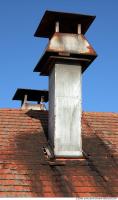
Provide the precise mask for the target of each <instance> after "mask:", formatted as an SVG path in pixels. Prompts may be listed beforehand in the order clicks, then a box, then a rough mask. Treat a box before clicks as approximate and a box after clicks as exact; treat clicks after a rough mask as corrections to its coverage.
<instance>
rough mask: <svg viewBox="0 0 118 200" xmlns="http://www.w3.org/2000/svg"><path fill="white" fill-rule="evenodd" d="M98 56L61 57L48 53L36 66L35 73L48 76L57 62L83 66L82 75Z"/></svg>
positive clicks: (76, 55) (71, 55)
mask: <svg viewBox="0 0 118 200" xmlns="http://www.w3.org/2000/svg"><path fill="white" fill-rule="evenodd" d="M96 57H97V55H82V54H70V56H61V55H59V54H58V53H55V52H46V53H45V54H44V55H43V56H42V57H41V59H40V61H39V62H38V64H37V65H36V67H35V69H34V72H40V73H41V75H43V76H48V75H49V73H50V70H51V68H52V67H53V65H54V63H55V62H63V63H68V62H69V64H81V66H82V73H83V72H84V71H85V70H86V69H87V67H88V66H89V65H90V64H91V63H92V62H93V60H94V59H95V58H96Z"/></svg>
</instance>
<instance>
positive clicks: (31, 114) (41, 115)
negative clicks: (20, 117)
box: [26, 110, 48, 139]
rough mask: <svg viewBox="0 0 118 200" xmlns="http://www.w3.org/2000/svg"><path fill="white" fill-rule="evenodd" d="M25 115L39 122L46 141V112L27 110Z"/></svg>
mask: <svg viewBox="0 0 118 200" xmlns="http://www.w3.org/2000/svg"><path fill="white" fill-rule="evenodd" d="M26 115H27V116H28V117H31V118H34V119H37V120H38V121H40V123H41V126H42V128H43V131H44V134H45V136H46V138H47V139H48V111H44V110H43V111H39V110H29V111H28V112H26Z"/></svg>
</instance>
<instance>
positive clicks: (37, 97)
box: [13, 88, 48, 102]
mask: <svg viewBox="0 0 118 200" xmlns="http://www.w3.org/2000/svg"><path fill="white" fill-rule="evenodd" d="M25 95H27V100H28V101H41V97H42V96H44V101H45V102H47V101H48V91H47V90H32V89H23V88H18V89H17V91H16V93H15V95H14V97H13V100H20V101H23V100H24V96H25Z"/></svg>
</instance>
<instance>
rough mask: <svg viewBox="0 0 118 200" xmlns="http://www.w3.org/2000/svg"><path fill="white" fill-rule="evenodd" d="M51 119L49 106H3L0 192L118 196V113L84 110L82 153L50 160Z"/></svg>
mask: <svg viewBox="0 0 118 200" xmlns="http://www.w3.org/2000/svg"><path fill="white" fill-rule="evenodd" d="M47 124H48V112H47V111H34V110H31V111H28V110H21V109H19V110H18V109H0V197H55V196H56V197H111V196H117V197H118V114H117V113H94V112H91V113H89V112H84V113H83V115H82V137H83V150H84V154H85V156H84V158H83V159H75V160H74V159H73V160H70V159H67V160H66V159H62V160H60V161H51V162H50V161H48V160H47V158H46V156H45V153H44V151H43V147H44V146H45V145H46V144H47V139H46V134H47Z"/></svg>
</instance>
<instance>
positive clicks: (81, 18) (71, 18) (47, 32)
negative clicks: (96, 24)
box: [34, 10, 95, 38]
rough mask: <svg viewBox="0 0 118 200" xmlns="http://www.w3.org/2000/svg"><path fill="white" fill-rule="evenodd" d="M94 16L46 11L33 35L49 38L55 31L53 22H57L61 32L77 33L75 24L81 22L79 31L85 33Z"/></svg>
mask: <svg viewBox="0 0 118 200" xmlns="http://www.w3.org/2000/svg"><path fill="white" fill-rule="evenodd" d="M94 19H95V16H91V15H83V14H74V13H64V12H56V11H48V10H47V11H46V12H45V14H44V16H43V18H42V20H41V22H40V24H39V26H38V28H37V30H36V32H35V34H34V36H36V37H45V38H50V37H51V36H52V34H53V33H54V32H55V24H56V22H59V29H60V32H61V33H77V26H78V24H81V33H82V34H85V33H86V31H87V30H88V28H89V26H90V25H91V24H92V22H93V21H94Z"/></svg>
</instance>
